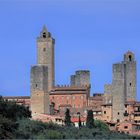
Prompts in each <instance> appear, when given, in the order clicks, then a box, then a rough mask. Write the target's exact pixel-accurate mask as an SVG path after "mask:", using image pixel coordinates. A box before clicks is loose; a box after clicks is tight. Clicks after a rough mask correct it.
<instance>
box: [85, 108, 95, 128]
mask: <svg viewBox="0 0 140 140" xmlns="http://www.w3.org/2000/svg"><path fill="white" fill-rule="evenodd" d="M86 126H87V127H88V128H93V127H94V119H93V111H92V110H88V112H87V121H86Z"/></svg>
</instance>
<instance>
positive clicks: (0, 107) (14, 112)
mask: <svg viewBox="0 0 140 140" xmlns="http://www.w3.org/2000/svg"><path fill="white" fill-rule="evenodd" d="M0 112H2V116H3V117H5V118H8V119H10V120H13V121H16V120H17V119H18V118H22V117H25V118H30V117H31V112H30V111H29V108H28V107H25V106H23V105H17V104H16V103H15V102H12V101H7V100H4V99H3V98H2V96H0Z"/></svg>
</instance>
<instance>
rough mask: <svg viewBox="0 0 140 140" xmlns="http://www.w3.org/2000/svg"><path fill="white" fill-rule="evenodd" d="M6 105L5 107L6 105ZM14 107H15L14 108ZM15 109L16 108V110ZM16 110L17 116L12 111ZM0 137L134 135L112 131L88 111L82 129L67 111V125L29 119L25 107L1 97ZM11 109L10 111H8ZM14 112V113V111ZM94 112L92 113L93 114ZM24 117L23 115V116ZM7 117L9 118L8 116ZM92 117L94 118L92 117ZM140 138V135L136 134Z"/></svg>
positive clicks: (127, 136) (109, 137)
mask: <svg viewBox="0 0 140 140" xmlns="http://www.w3.org/2000/svg"><path fill="white" fill-rule="evenodd" d="M4 106H5V107H4ZM12 107H13V108H12ZM14 109H15V110H14ZM11 110H12V111H13V112H14V114H15V116H12V115H11V114H10V113H12V111H11ZM0 111H1V112H2V113H1V115H0V139H130V138H133V136H130V135H126V134H121V133H117V132H111V131H110V130H109V128H108V126H107V125H106V124H105V123H103V122H101V121H97V120H95V121H94V127H93V113H91V112H88V122H89V123H87V126H83V127H81V128H80V129H78V128H76V127H74V126H72V125H70V124H71V122H70V112H69V111H67V112H66V117H65V119H66V124H67V125H66V126H59V125H57V124H54V123H43V122H41V121H34V120H31V119H29V117H30V113H29V111H27V110H26V109H25V108H24V107H21V106H19V105H16V104H15V103H13V102H9V101H4V100H3V98H0ZM8 111H9V112H8ZM12 114H13V113H12ZM91 114H92V115H91ZM22 115H23V116H24V117H23V116H22ZM6 117H7V118H6ZM91 118H92V119H91ZM91 126H92V127H91ZM135 138H137V139H139V138H140V137H138V136H135Z"/></svg>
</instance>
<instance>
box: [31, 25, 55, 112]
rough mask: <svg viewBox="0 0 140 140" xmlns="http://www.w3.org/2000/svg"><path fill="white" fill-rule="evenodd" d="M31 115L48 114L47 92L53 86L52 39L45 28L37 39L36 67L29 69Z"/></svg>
mask: <svg viewBox="0 0 140 140" xmlns="http://www.w3.org/2000/svg"><path fill="white" fill-rule="evenodd" d="M30 78H31V81H30V90H31V91H30V92H31V111H32V114H36V113H43V114H49V113H50V108H49V91H50V90H51V89H52V88H53V86H54V39H53V38H52V37H51V34H50V33H49V32H48V31H47V29H46V27H45V26H44V27H43V30H42V31H41V33H40V36H39V37H38V38H37V65H35V66H32V67H31V77H30Z"/></svg>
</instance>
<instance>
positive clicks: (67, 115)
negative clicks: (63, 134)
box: [65, 108, 71, 126]
mask: <svg viewBox="0 0 140 140" xmlns="http://www.w3.org/2000/svg"><path fill="white" fill-rule="evenodd" d="M65 125H66V126H71V116H70V110H69V109H68V108H67V109H66V112H65Z"/></svg>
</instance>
